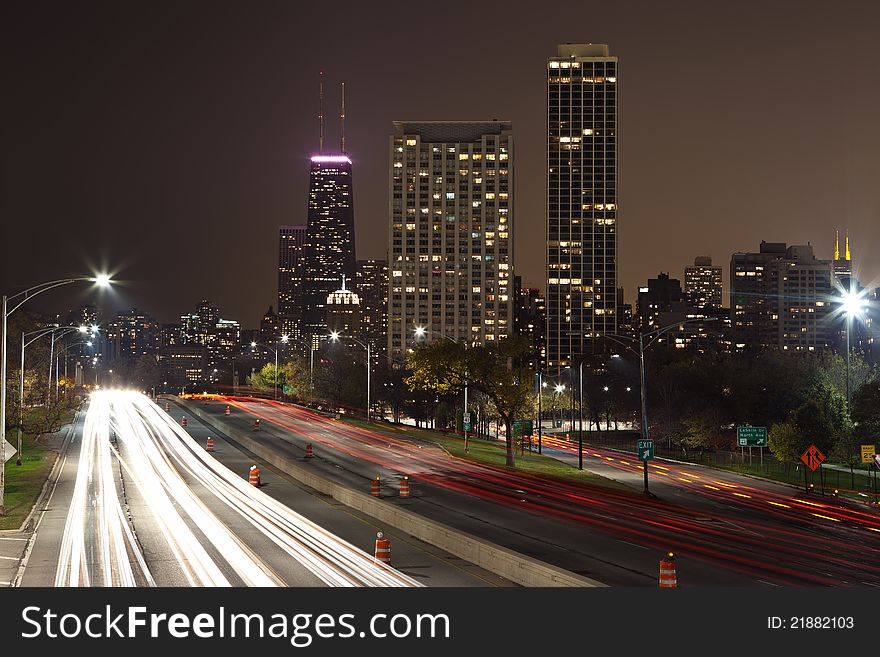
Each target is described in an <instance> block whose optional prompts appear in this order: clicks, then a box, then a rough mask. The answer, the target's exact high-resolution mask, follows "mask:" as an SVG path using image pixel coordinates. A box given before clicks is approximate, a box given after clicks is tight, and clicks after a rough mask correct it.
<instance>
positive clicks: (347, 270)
mask: <svg viewBox="0 0 880 657" xmlns="http://www.w3.org/2000/svg"><path fill="white" fill-rule="evenodd" d="M351 177H352V167H351V159H349V157H348V156H347V155H343V154H338V155H315V156H314V157H312V167H311V173H310V175H309V213H308V224H307V227H306V239H305V243H304V245H303V251H304V253H305V271H304V276H303V333H304V335H305V336H306V337H307V338H308V339H310V340H311V341H312V344H313V346H317V341H318V340H319V339H320V338H321V337H322V336H324V335H326V334H327V318H326V308H325V306H326V303H327V297H328V296H329V295H330V294H332V293H333V292H335V291H336V290H338V289H339V288H340V286H341V285H342V276H343V275H344V276H345V277H346V278H347V279H348V280H354V277H355V251H354V206H353V197H352V182H351Z"/></svg>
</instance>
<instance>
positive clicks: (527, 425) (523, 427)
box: [512, 420, 532, 437]
mask: <svg viewBox="0 0 880 657" xmlns="http://www.w3.org/2000/svg"><path fill="white" fill-rule="evenodd" d="M512 428H513V436H514V437H517V436H531V435H532V421H531V420H516V421H515V422H514V423H513V427H512Z"/></svg>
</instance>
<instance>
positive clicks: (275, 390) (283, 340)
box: [233, 335, 289, 401]
mask: <svg viewBox="0 0 880 657" xmlns="http://www.w3.org/2000/svg"><path fill="white" fill-rule="evenodd" d="M288 340H289V338H288V336H286V335H282V336H281V340H280V342H281V343H282V344H287V341H288ZM257 347H263V348H264V349H268V350H269V351H272V352H274V353H275V376H274V381H273V386H272V388H273V399H274V400H275V401H278V347H277V345H276V346H275V347H270V346H269V345H265V344H262V343H261V342H251V349H256V348H257ZM234 366H235V363H233V367H234Z"/></svg>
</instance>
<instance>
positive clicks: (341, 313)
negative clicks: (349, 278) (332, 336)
mask: <svg viewBox="0 0 880 657" xmlns="http://www.w3.org/2000/svg"><path fill="white" fill-rule="evenodd" d="M345 285H346V279H345V278H344V277H343V279H342V287H340V288H339V289H338V290H336V291H334V292H332V293H331V294H329V295H327V330H329V331H330V332H331V333H338V334H339V335H350V336H357V335H358V334H359V329H360V324H361V300H360V299H359V298H358V295H357V293H355V292H354V291H353V290H349V289H347V288H346V287H345Z"/></svg>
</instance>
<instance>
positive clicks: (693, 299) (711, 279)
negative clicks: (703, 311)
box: [684, 256, 723, 308]
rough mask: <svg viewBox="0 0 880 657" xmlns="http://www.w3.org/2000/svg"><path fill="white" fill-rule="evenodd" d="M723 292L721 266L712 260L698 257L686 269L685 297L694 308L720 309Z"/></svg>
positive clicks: (706, 257)
mask: <svg viewBox="0 0 880 657" xmlns="http://www.w3.org/2000/svg"><path fill="white" fill-rule="evenodd" d="M722 291H723V287H722V273H721V265H713V264H712V258H710V257H708V256H697V257H696V258H694V264H693V265H692V266H691V265H688V266H687V267H685V268H684V297H685V301H687V303H688V305H689V306H691V307H692V308H720V307H721V294H722Z"/></svg>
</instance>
